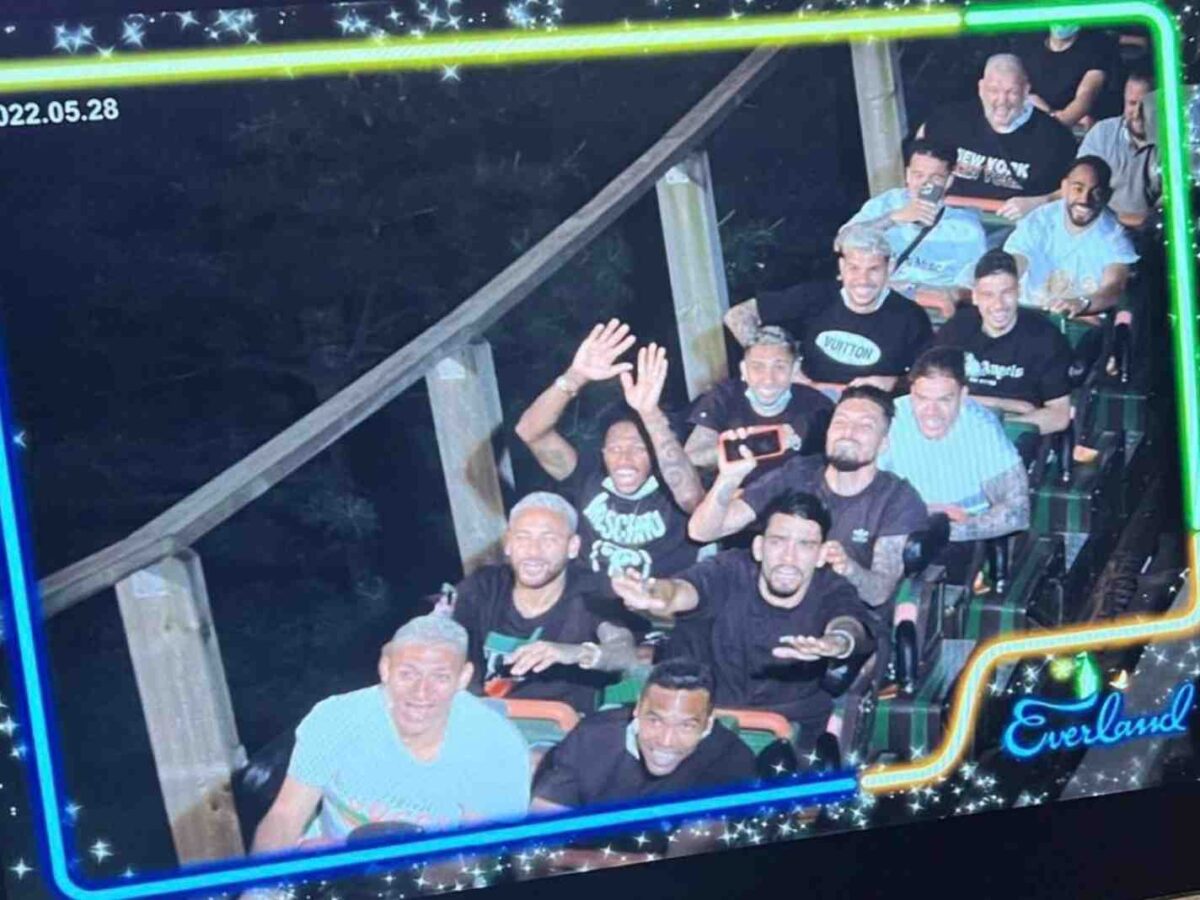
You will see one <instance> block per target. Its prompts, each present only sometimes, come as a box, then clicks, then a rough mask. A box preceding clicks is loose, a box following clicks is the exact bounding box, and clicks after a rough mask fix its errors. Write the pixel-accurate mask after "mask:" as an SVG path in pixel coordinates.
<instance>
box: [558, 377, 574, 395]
mask: <svg viewBox="0 0 1200 900" xmlns="http://www.w3.org/2000/svg"><path fill="white" fill-rule="evenodd" d="M554 386H555V387H556V388H558V389H559V390H560V391H562V392H563V393H564V394H566V395H567V396H568V397H574V396H575V395H576V394H578V393H579V389H578V388H577V387H575V386H574V385H573V384H571V382H570V381H568V380H567V376H565V375H559V376H558V377H557V378H555V379H554Z"/></svg>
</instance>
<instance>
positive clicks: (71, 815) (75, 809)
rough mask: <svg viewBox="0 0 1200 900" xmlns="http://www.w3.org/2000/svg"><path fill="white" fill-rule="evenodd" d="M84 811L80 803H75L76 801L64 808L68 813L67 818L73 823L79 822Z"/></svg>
mask: <svg viewBox="0 0 1200 900" xmlns="http://www.w3.org/2000/svg"><path fill="white" fill-rule="evenodd" d="M82 810H83V807H82V806H80V805H79V804H78V803H75V802H74V801H72V802H71V803H68V804H67V805H66V806H64V807H63V812H64V813H66V816H67V818H68V819H70V820H71V821H72V822H76V821H78V820H79V813H80V812H81V811H82Z"/></svg>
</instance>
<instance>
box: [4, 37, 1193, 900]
mask: <svg viewBox="0 0 1200 900" xmlns="http://www.w3.org/2000/svg"><path fill="white" fill-rule="evenodd" d="M1013 24H1014V25H1015V26H1017V27H1020V26H1021V25H1022V24H1024V23H1023V20H1021V19H1020V18H1017V17H1016V16H1014V22H1013ZM967 36H969V35H967V34H964V35H961V37H967ZM1168 237H1170V236H1169V235H1168ZM7 361H8V360H7V353H6V352H4V350H3V349H2V348H0V438H2V439H3V441H4V452H3V453H0V537H2V538H3V542H4V548H3V550H4V563H5V575H6V577H5V584H4V590H3V598H2V602H3V610H4V614H5V618H6V621H7V622H8V624H9V626H10V628H9V631H10V632H11V633H12V634H14V635H15V637H16V654H15V658H13V659H10V660H9V663H10V670H11V671H12V674H13V677H14V686H15V687H16V689H17V695H18V712H19V714H23V717H24V719H25V721H26V722H27V723H28V728H29V738H30V741H29V743H30V744H31V747H30V748H29V749H30V751H31V755H32V759H31V760H30V764H31V766H32V770H33V772H32V774H33V776H34V777H33V778H32V779H31V780H30V792H31V794H32V796H33V799H34V803H35V804H36V805H37V806H38V807H39V808H40V810H41V812H42V813H43V815H42V816H39V817H38V819H39V822H38V827H37V838H38V844H39V853H40V855H41V856H42V858H43V864H44V865H45V871H46V872H48V873H49V874H50V879H49V881H50V883H51V885H52V886H53V887H54V888H56V889H57V890H58V891H60V892H61V893H63V894H64V895H65V896H68V897H71V898H78V900H125V898H140V897H149V896H159V895H163V894H175V893H182V892H193V891H198V890H211V889H212V888H229V887H234V886H249V885H251V884H255V883H263V882H272V883H274V882H280V881H286V880H289V879H296V878H310V877H312V876H316V875H323V874H349V873H350V872H361V871H362V870H363V869H365V868H366V867H370V866H377V865H379V864H381V863H386V862H403V861H411V860H413V859H414V858H429V857H435V856H439V855H444V854H448V853H453V852H455V851H461V850H475V851H478V850H481V849H484V848H489V849H495V848H498V847H501V846H505V847H507V846H509V845H520V844H526V843H529V842H532V841H536V840H538V839H545V838H550V837H559V838H564V839H567V838H570V837H572V836H575V835H580V834H584V833H593V832H602V831H606V830H610V829H614V828H620V827H623V826H624V827H629V826H635V825H656V824H659V823H661V822H662V821H663V820H678V819H683V818H694V817H699V816H702V815H704V814H710V813H714V812H727V811H731V810H738V809H746V808H754V807H759V808H761V807H764V806H767V807H770V806H777V805H781V804H786V803H797V802H805V803H808V804H820V803H830V802H836V801H838V800H842V799H845V798H847V797H849V796H851V795H853V794H854V793H855V792H856V791H857V787H858V785H857V779H856V777H855V775H854V774H853V773H846V772H843V773H837V774H835V775H832V776H818V777H815V778H812V779H805V780H802V781H794V782H791V783H789V784H787V785H782V786H774V787H770V788H762V789H756V790H742V791H736V792H723V793H717V794H708V795H703V796H697V797H693V798H689V799H683V800H675V801H672V802H666V803H657V804H654V805H651V806H632V805H630V806H624V807H620V808H610V809H605V810H598V811H593V812H590V813H583V814H574V813H573V814H569V815H564V816H555V817H544V818H538V819H534V820H525V821H521V822H518V823H512V824H507V825H489V826H482V827H479V828H472V829H463V830H459V831H454V832H448V833H443V834H440V835H433V836H429V837H421V838H418V839H414V840H409V841H406V842H404V843H391V844H380V845H371V846H363V847H356V848H355V849H343V850H334V851H329V850H324V851H320V852H312V853H308V854H289V855H286V856H264V857H254V858H239V859H238V860H237V861H235V862H232V863H228V862H222V863H216V864H211V865H197V866H189V867H187V869H186V873H185V874H173V875H167V876H147V877H140V878H138V877H134V878H127V879H120V880H119V881H117V882H116V883H111V881H112V880H111V879H110V880H108V881H103V880H101V881H95V882H83V883H81V882H80V881H78V880H76V879H75V878H74V877H73V875H72V872H71V862H72V860H71V858H70V857H68V853H67V850H68V848H67V846H66V843H65V838H66V836H67V835H68V834H70V832H71V829H70V828H69V827H67V826H65V825H64V823H63V821H62V817H61V815H60V812H59V810H60V798H61V797H62V796H64V794H63V792H62V791H61V790H60V785H59V783H58V782H59V778H58V773H59V772H60V771H61V769H60V767H59V766H58V765H57V762H59V761H60V760H59V757H60V752H59V746H60V742H59V740H58V738H59V735H58V733H57V726H56V723H55V721H54V720H53V719H52V718H50V717H48V716H47V714H46V713H47V709H48V707H47V705H46V697H45V694H46V693H49V685H50V683H51V679H50V672H49V666H48V655H47V654H46V653H45V652H44V641H45V634H44V626H43V622H42V619H41V616H40V615H35V613H34V610H33V604H32V603H31V595H30V591H29V585H30V584H34V585H36V576H35V575H34V573H33V571H32V569H33V565H32V552H31V541H30V540H29V535H30V532H29V529H28V527H27V524H28V516H27V507H26V504H25V502H24V496H23V493H22V490H21V484H20V479H19V478H14V477H13V471H14V470H15V469H18V468H19V466H20V463H19V458H18V452H19V451H18V450H17V447H16V444H15V442H14V439H13V429H12V427H10V426H11V423H13V422H14V421H15V420H14V417H13V415H12V413H13V406H12V402H11V395H10V391H9V381H8V365H7ZM18 597H19V598H20V602H19V603H18V602H17V598H18ZM38 612H40V604H39V610H38Z"/></svg>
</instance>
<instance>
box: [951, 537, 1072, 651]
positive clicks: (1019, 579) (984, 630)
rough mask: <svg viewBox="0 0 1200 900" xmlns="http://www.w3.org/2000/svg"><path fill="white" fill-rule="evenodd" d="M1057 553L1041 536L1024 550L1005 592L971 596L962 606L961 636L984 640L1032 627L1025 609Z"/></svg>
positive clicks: (1051, 541)
mask: <svg viewBox="0 0 1200 900" xmlns="http://www.w3.org/2000/svg"><path fill="white" fill-rule="evenodd" d="M1055 552H1056V545H1055V543H1054V542H1053V540H1051V539H1048V538H1039V539H1038V540H1037V541H1035V542H1034V544H1033V545H1032V546H1031V547H1029V549H1028V550H1027V552H1024V553H1021V554H1020V556H1019V557H1018V558H1016V559H1015V560H1014V561H1013V565H1014V567H1015V570H1016V571H1015V572H1014V573H1013V576H1012V579H1011V580H1010V582H1009V586H1008V591H1007V592H1006V593H1005V594H1003V595H1002V596H996V595H995V594H985V595H984V596H982V597H970V598H969V599H968V600H967V602H966V604H965V606H964V607H962V608H961V609H962V613H961V614H962V624H961V626H960V629H959V636H960V637H962V638H964V639H966V640H972V641H981V640H983V639H985V638H990V637H995V636H996V635H999V634H1008V633H1009V632H1011V631H1023V630H1025V629H1026V628H1028V627H1029V621H1028V619H1027V617H1026V614H1025V610H1026V608H1027V606H1028V605H1029V601H1030V600H1031V599H1032V598H1031V591H1032V590H1033V588H1034V587H1035V586H1036V583H1037V580H1038V579H1039V578H1040V576H1041V575H1042V573H1043V572H1044V571H1045V569H1046V566H1047V564H1048V563H1049V562H1050V560H1052V559H1053V557H1054V553H1055Z"/></svg>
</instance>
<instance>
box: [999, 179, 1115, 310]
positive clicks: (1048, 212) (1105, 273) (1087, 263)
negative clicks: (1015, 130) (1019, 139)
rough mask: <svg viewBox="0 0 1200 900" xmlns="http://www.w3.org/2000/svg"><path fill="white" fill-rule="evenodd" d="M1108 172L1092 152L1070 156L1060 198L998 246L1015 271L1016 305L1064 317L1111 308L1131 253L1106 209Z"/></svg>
mask: <svg viewBox="0 0 1200 900" xmlns="http://www.w3.org/2000/svg"><path fill="white" fill-rule="evenodd" d="M1111 179H1112V170H1111V169H1110V168H1109V166H1108V163H1106V162H1105V161H1104V160H1102V159H1101V158H1100V157H1098V156H1081V157H1079V159H1077V160H1075V162H1074V164H1073V165H1072V166H1071V169H1070V171H1068V172H1067V174H1066V177H1065V178H1063V180H1062V199H1061V200H1056V201H1054V202H1053V203H1048V204H1046V205H1045V206H1044V207H1042V208H1041V209H1039V210H1037V211H1036V212H1034V213H1032V214H1030V215H1029V216H1028V218H1026V219H1025V220H1024V221H1022V222H1021V223H1020V224H1019V225H1017V228H1016V230H1015V231H1013V233H1012V234H1011V235H1009V238H1008V240H1007V241H1005V244H1004V249H1005V250H1007V251H1008V252H1009V253H1011V254H1012V255H1013V257H1014V258H1015V259H1016V261H1017V269H1018V271H1019V272H1020V273H1021V303H1022V304H1024V305H1027V306H1037V307H1040V308H1043V309H1047V310H1049V311H1051V312H1055V313H1062V314H1064V315H1069V316H1083V315H1092V314H1094V313H1098V312H1102V311H1104V310H1106V309H1109V308H1110V307H1113V306H1116V305H1117V303H1118V302H1119V301H1120V300H1121V297H1122V295H1123V293H1124V291H1125V283H1126V281H1128V279H1129V266H1130V264H1132V263H1134V262H1136V261H1137V259H1138V254H1137V252H1136V251H1135V250H1134V249H1133V244H1132V243H1131V242H1130V240H1129V236H1128V235H1127V234H1126V233H1125V229H1124V228H1123V227H1122V225H1121V223H1120V222H1118V221H1117V217H1116V215H1115V214H1114V213H1113V212H1112V211H1111V210H1109V209H1107V208H1106V204H1107V203H1108V200H1109V197H1110V196H1111V195H1112V188H1111V186H1110V181H1111Z"/></svg>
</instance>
